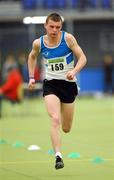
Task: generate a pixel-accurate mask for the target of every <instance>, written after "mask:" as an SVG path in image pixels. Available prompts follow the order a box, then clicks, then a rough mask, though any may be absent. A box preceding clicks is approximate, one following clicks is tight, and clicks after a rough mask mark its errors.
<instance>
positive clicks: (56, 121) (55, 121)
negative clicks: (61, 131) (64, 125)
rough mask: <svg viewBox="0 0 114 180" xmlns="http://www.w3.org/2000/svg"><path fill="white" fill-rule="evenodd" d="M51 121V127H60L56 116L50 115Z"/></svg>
mask: <svg viewBox="0 0 114 180" xmlns="http://www.w3.org/2000/svg"><path fill="white" fill-rule="evenodd" d="M50 117H51V119H52V122H51V123H52V126H54V127H57V126H60V118H59V116H58V115H56V114H51V116H50Z"/></svg>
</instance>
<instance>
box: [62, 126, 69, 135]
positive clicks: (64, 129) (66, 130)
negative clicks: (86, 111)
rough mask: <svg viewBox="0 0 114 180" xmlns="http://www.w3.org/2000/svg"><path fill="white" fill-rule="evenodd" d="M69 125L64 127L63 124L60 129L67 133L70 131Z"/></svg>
mask: <svg viewBox="0 0 114 180" xmlns="http://www.w3.org/2000/svg"><path fill="white" fill-rule="evenodd" d="M70 129H71V128H70V127H64V126H62V130H63V132H64V133H69V132H70Z"/></svg>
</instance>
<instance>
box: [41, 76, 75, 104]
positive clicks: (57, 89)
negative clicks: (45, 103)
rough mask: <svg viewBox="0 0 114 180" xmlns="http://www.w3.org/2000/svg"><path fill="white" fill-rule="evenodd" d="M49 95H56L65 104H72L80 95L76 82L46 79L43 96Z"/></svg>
mask: <svg viewBox="0 0 114 180" xmlns="http://www.w3.org/2000/svg"><path fill="white" fill-rule="evenodd" d="M49 94H55V95H56V96H57V97H58V98H59V99H60V101H61V102H63V103H72V102H73V101H74V100H75V98H76V96H77V94H78V89H77V85H76V83H75V82H69V81H65V80H58V79H53V80H47V79H45V80H44V81H43V96H46V95H49Z"/></svg>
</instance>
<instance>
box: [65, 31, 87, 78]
mask: <svg viewBox="0 0 114 180" xmlns="http://www.w3.org/2000/svg"><path fill="white" fill-rule="evenodd" d="M66 41H67V43H68V46H69V48H70V49H71V50H72V51H73V54H74V55H75V56H76V57H77V59H78V62H77V64H76V66H75V67H74V69H73V70H72V71H69V72H68V73H67V78H68V79H69V80H72V79H73V78H74V76H75V74H77V73H78V72H80V70H81V69H82V68H83V67H84V66H85V64H86V62H87V59H86V56H85V54H84V52H83V51H82V49H81V47H80V46H79V45H78V43H77V41H76V39H75V38H74V36H73V35H71V34H69V33H67V34H66Z"/></svg>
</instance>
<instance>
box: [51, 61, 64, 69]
mask: <svg viewBox="0 0 114 180" xmlns="http://www.w3.org/2000/svg"><path fill="white" fill-rule="evenodd" d="M63 69H64V65H63V64H62V63H59V64H57V63H56V64H51V70H52V71H60V70H63Z"/></svg>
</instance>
